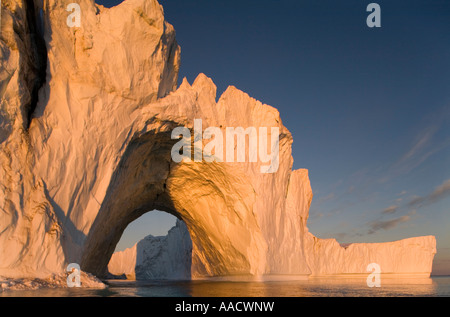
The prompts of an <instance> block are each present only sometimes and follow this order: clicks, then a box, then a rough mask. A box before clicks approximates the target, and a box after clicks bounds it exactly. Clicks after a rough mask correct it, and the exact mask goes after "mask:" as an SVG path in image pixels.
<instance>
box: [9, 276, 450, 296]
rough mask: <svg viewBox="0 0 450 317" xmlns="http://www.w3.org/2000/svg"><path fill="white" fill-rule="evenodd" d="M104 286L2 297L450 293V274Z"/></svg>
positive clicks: (131, 282) (120, 282)
mask: <svg viewBox="0 0 450 317" xmlns="http://www.w3.org/2000/svg"><path fill="white" fill-rule="evenodd" d="M108 283H109V284H110V286H109V287H108V288H107V289H105V290H89V289H81V288H78V289H77V288H71V289H39V290H33V291H12V290H8V291H5V292H3V293H0V296H1V297H8V296H14V297H25V296H26V297H29V296H40V297H47V296H50V297H79V296H81V297H85V296H89V297H98V296H100V297H322V296H331V297H360V296H362V297H369V296H370V297H373V296H376V297H410V296H418V297H450V276H436V277H431V278H424V279H401V280H400V279H382V280H381V287H379V288H369V287H368V286H367V284H366V281H365V279H364V278H351V279H348V278H331V279H327V278H311V279H309V280H304V281H283V282H226V281H186V282H169V281H159V282H156V281H145V282H144V281H120V280H115V281H108Z"/></svg>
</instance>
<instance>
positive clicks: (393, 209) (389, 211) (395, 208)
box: [381, 205, 398, 214]
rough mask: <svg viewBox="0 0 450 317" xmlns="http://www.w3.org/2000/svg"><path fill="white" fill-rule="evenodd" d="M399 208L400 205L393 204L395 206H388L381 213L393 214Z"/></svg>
mask: <svg viewBox="0 0 450 317" xmlns="http://www.w3.org/2000/svg"><path fill="white" fill-rule="evenodd" d="M397 209H398V206H396V205H393V206H390V207H387V208H386V209H384V210H383V211H382V212H381V213H382V214H393V213H394V212H396V211H397Z"/></svg>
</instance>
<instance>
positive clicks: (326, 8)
mask: <svg viewBox="0 0 450 317" xmlns="http://www.w3.org/2000/svg"><path fill="white" fill-rule="evenodd" d="M106 1H107V0H106ZM98 2H99V3H102V1H98ZM370 2H371V1H361V0H348V1H335V0H334V1H332V0H326V1H322V0H307V1H299V0H296V1H287V0H281V1H274V0H273V1H267V0H258V1H253V0H246V1H237V0H227V1H222V0H214V1H211V0H201V1H185V0H161V1H160V3H161V4H162V5H163V7H164V11H165V16H166V19H167V20H168V21H169V22H170V23H171V24H172V25H174V27H175V30H176V32H177V40H178V43H179V44H180V46H181V63H182V66H181V69H180V82H181V80H182V79H183V77H187V79H188V80H189V82H191V83H192V82H193V80H194V79H195V78H196V76H197V75H198V74H199V73H205V74H206V75H207V76H209V77H211V78H212V79H213V80H214V82H215V84H216V85H217V87H218V94H219V95H220V94H221V93H222V92H223V91H224V90H225V89H226V87H227V86H228V85H234V86H236V87H237V88H239V89H241V90H243V91H245V92H246V93H248V94H249V95H250V96H252V97H254V98H256V99H258V100H260V101H262V102H264V103H266V104H269V105H271V106H274V107H276V108H278V109H279V111H280V113H281V118H282V120H283V123H284V125H285V126H286V127H288V129H289V130H290V131H291V133H292V135H293V138H294V144H293V157H294V168H295V169H297V168H307V169H308V170H309V173H310V180H311V185H312V188H313V191H314V199H313V202H312V206H311V210H310V219H309V222H308V227H309V229H310V231H311V232H312V233H314V234H315V235H317V236H318V237H320V238H331V237H334V238H336V239H337V240H338V241H339V242H342V243H349V242H384V241H392V240H398V239H403V238H408V237H413V236H421V235H435V236H436V238H437V241H438V255H437V256H436V258H435V266H434V270H433V273H435V274H436V273H440V274H450V167H449V166H450V164H449V163H450V133H449V132H450V128H449V127H450V80H449V79H450V2H449V1H446V0H441V1H439V0H431V1H430V0H428V1H425V0H423V1H417V0H409V1H377V3H378V4H379V5H380V7H381V26H382V27H381V28H368V27H367V25H366V18H367V15H368V14H369V13H368V12H366V7H367V5H368V4H369V3H370ZM103 3H105V2H103ZM109 3H112V2H111V1H110V2H109ZM138 222H139V223H140V225H139V228H140V229H138V230H137V229H136V230H135V229H133V228H134V227H133V226H134V225H136V224H138ZM138 222H136V223H134V224H132V225H130V227H129V228H131V229H127V231H126V232H125V234H124V238H123V241H121V244H120V245H119V246H118V248H119V249H120V248H123V247H124V246H125V245H126V246H129V245H132V244H134V243H135V242H136V240H135V241H133V242H132V240H133V239H135V237H133V238H131V234H130V233H129V232H133V233H135V234H137V233H139V232H142V237H143V236H145V235H146V234H147V231H146V230H147V229H148V233H154V234H164V233H165V232H166V231H167V229H165V228H166V227H167V228H168V227H170V226H171V225H172V224H173V223H174V220H173V219H170V218H168V217H167V216H166V215H165V214H156V213H155V216H152V213H149V214H147V215H145V216H144V217H143V218H141V219H139V220H138ZM155 223H158V224H157V225H155ZM136 228H137V227H136ZM156 230H160V231H159V232H158V231H156ZM136 239H138V238H136Z"/></svg>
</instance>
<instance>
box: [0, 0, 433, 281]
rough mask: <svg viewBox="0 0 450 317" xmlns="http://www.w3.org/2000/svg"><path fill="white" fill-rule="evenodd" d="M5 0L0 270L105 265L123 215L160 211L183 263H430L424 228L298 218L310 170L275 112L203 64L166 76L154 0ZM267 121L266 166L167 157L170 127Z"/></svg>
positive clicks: (292, 266) (278, 266)
mask: <svg viewBox="0 0 450 317" xmlns="http://www.w3.org/2000/svg"><path fill="white" fill-rule="evenodd" d="M77 3H78V4H79V5H80V8H81V12H82V19H81V26H80V27H70V26H68V24H67V16H68V14H69V13H68V12H67V11H66V9H67V8H66V6H67V1H61V0H48V1H45V2H44V3H43V2H42V1H40V0H34V1H32V0H3V1H2V12H1V13H2V20H1V21H2V29H1V36H0V54H1V55H0V57H1V58H0V61H1V64H2V67H1V69H0V83H1V84H0V97H1V104H0V166H1V168H0V275H2V276H6V277H12V278H13V277H46V276H49V275H51V274H55V273H61V272H65V269H66V267H67V265H68V264H69V263H79V264H80V266H81V269H82V270H83V271H86V272H89V273H92V274H94V275H96V276H100V277H101V276H104V275H105V274H106V272H107V265H108V262H109V260H110V258H111V256H112V254H113V252H114V249H115V246H116V244H117V243H118V241H119V239H120V237H121V235H122V233H123V231H124V229H125V228H126V227H127V225H128V224H129V223H130V222H132V221H134V220H135V219H137V218H138V217H140V216H141V215H142V214H144V213H146V212H148V211H150V210H153V209H158V210H162V211H166V212H168V213H171V214H173V215H175V216H176V217H178V218H179V219H182V220H183V221H184V222H185V224H186V226H187V229H188V231H189V235H190V237H191V240H192V258H191V276H192V277H193V278H201V277H209V276H253V277H256V278H258V277H261V276H268V275H270V276H274V275H301V276H308V275H323V274H339V273H366V267H367V264H369V263H371V262H376V263H379V264H380V265H381V266H382V270H383V272H391V273H414V274H422V275H429V274H430V272H431V264H432V260H433V256H434V254H435V253H436V241H435V238H434V237H420V238H412V239H406V240H402V241H399V242H392V243H386V244H353V245H350V246H349V247H347V248H343V247H341V246H339V244H338V243H337V242H336V241H335V240H320V239H317V238H316V237H314V236H313V235H312V234H310V233H309V232H308V228H307V226H306V223H307V219H308V211H309V207H310V204H311V200H312V198H313V194H312V191H311V186H310V182H309V176H308V171H307V170H304V169H301V170H294V171H293V170H292V166H293V158H292V155H291V145H292V142H293V140H292V136H291V134H290V133H289V131H288V130H287V128H286V127H285V126H284V125H283V124H282V121H281V119H280V115H279V113H278V111H277V110H276V109H275V108H273V107H270V106H268V105H265V104H263V103H261V102H259V101H257V100H255V99H253V98H252V97H250V96H249V95H247V94H246V93H244V92H242V91H240V90H239V89H237V88H235V87H232V86H230V87H229V88H228V89H227V90H226V91H225V92H224V93H223V94H222V95H221V96H220V97H219V98H218V99H217V96H216V86H215V85H214V83H213V81H212V80H211V79H210V78H208V77H207V76H205V75H204V74H200V75H199V76H198V77H197V79H196V80H195V81H194V82H193V83H192V84H190V83H188V82H187V81H186V80H184V81H183V83H182V84H181V86H180V87H178V89H177V81H178V70H179V65H180V48H179V46H178V44H177V42H176V39H175V31H174V28H173V27H172V26H171V25H170V24H169V23H167V22H166V21H165V20H164V15H163V8H162V7H161V5H159V4H158V2H157V1H156V0H127V1H125V2H123V3H121V4H120V5H118V6H116V7H113V8H111V9H107V8H104V7H102V6H100V5H96V4H95V3H94V2H93V0H80V1H77ZM195 119H201V120H202V123H203V129H207V128H208V127H218V128H220V129H222V130H223V131H224V130H225V128H226V127H244V128H246V127H275V128H278V131H279V161H278V163H279V166H278V169H277V171H276V172H275V173H261V172H260V171H261V169H260V168H261V167H262V166H264V164H263V163H261V162H243V163H242V162H239V163H238V162H236V163H225V162H223V163H222V162H211V163H210V162H206V161H202V162H181V163H175V162H174V161H173V160H172V159H171V149H172V147H173V145H174V144H175V143H176V142H177V140H174V139H172V138H171V133H172V131H173V130H174V129H175V128H176V127H187V128H189V129H191V130H193V129H194V120H195Z"/></svg>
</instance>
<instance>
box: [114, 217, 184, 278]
mask: <svg viewBox="0 0 450 317" xmlns="http://www.w3.org/2000/svg"><path fill="white" fill-rule="evenodd" d="M127 246H129V247H127ZM191 265H192V240H191V238H190V234H189V231H188V230H187V226H186V224H185V223H184V221H182V220H180V219H178V218H176V217H174V216H172V215H169V214H168V213H166V212H161V211H158V210H153V211H149V212H147V213H145V214H144V215H142V216H141V217H140V218H138V219H136V220H135V221H133V222H131V223H130V224H129V225H128V226H127V228H126V229H125V231H124V233H123V235H122V237H121V239H120V241H119V243H118V244H117V246H116V250H115V252H114V253H113V255H112V257H111V259H110V261H109V263H108V274H107V276H108V278H119V279H129V280H190V279H191Z"/></svg>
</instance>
